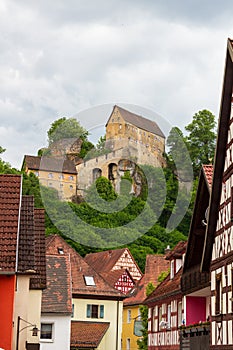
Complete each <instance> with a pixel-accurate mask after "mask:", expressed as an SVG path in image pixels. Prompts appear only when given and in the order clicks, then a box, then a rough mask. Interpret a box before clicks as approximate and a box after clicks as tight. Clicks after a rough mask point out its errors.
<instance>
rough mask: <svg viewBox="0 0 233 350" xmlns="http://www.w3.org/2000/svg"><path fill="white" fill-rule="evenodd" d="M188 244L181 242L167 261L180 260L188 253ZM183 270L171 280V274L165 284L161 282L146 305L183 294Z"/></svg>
mask: <svg viewBox="0 0 233 350" xmlns="http://www.w3.org/2000/svg"><path fill="white" fill-rule="evenodd" d="M186 246H187V242H183V241H181V242H179V243H178V244H177V245H176V246H175V247H174V248H173V250H172V251H171V252H169V253H168V254H167V256H166V259H168V260H172V259H180V258H182V255H183V254H184V253H185V251H186ZM182 271H183V268H180V270H179V271H178V272H177V273H176V274H175V276H174V277H173V278H172V279H171V277H170V273H169V275H168V276H167V277H166V278H165V280H164V281H163V282H161V283H160V284H159V285H158V287H157V288H156V289H155V290H154V292H153V293H152V294H151V295H150V296H149V297H148V298H146V300H145V302H144V304H149V303H152V302H155V301H157V300H161V299H165V298H167V297H169V296H171V295H174V294H179V293H181V276H182Z"/></svg>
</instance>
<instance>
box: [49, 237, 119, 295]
mask: <svg viewBox="0 0 233 350" xmlns="http://www.w3.org/2000/svg"><path fill="white" fill-rule="evenodd" d="M58 248H60V249H61V250H62V253H63V254H68V255H69V256H70V262H71V275H72V293H73V294H77V295H87V296H90V295H92V296H104V297H106V298H108V297H111V298H116V299H118V298H124V296H123V294H121V293H120V292H119V291H117V290H116V289H115V288H113V287H112V286H110V284H108V283H107V282H106V281H105V280H104V279H103V278H102V277H101V276H100V274H98V273H97V272H96V271H95V270H94V269H93V268H92V267H91V266H90V265H89V264H88V263H87V262H86V261H85V260H84V259H83V258H82V257H81V256H80V255H79V254H78V253H77V252H76V251H75V250H74V249H73V248H72V247H71V246H70V245H69V244H68V243H66V241H65V240H64V239H63V238H62V237H61V236H59V235H52V236H48V237H47V239H46V254H49V255H51V254H58V251H59V250H58ZM84 276H92V277H93V279H94V282H95V285H94V286H90V285H86V283H85V279H84Z"/></svg>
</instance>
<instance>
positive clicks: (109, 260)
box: [85, 248, 142, 276]
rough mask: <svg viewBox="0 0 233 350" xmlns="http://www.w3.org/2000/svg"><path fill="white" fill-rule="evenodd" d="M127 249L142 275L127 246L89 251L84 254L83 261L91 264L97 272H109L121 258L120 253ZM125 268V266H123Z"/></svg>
mask: <svg viewBox="0 0 233 350" xmlns="http://www.w3.org/2000/svg"><path fill="white" fill-rule="evenodd" d="M126 250H127V252H128V254H129V255H130V257H131V258H132V261H133V263H134V264H135V267H136V268H137V269H138V272H139V274H141V276H142V272H141V271H140V269H139V267H138V265H137V263H136V262H135V260H134V258H133V256H132V254H131V253H130V251H129V249H128V248H121V249H114V250H105V251H102V252H97V253H90V254H87V255H86V256H85V261H86V262H87V263H88V264H89V265H91V266H92V267H93V268H94V269H95V270H96V271H97V272H101V273H102V272H110V271H111V270H112V269H113V268H114V266H115V265H116V264H117V262H118V260H119V259H120V258H121V256H122V254H123V253H124V252H125V251H126ZM123 268H127V266H123Z"/></svg>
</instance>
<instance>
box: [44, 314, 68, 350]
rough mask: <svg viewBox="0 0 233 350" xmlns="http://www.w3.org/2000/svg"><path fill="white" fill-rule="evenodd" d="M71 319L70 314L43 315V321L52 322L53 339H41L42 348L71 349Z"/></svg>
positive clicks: (53, 349)
mask: <svg viewBox="0 0 233 350" xmlns="http://www.w3.org/2000/svg"><path fill="white" fill-rule="evenodd" d="M70 320H71V318H70V316H63V315H62V316H59V315H57V314H52V315H45V314H44V315H42V316H41V323H49V324H52V340H50V339H40V350H69V349H70Z"/></svg>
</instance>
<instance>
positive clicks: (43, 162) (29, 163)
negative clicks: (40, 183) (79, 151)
mask: <svg viewBox="0 0 233 350" xmlns="http://www.w3.org/2000/svg"><path fill="white" fill-rule="evenodd" d="M25 166H26V167H27V168H28V169H30V170H45V171H55V172H63V173H68V174H77V170H76V167H75V164H74V163H73V162H72V161H71V160H67V159H65V160H63V159H59V158H54V157H38V156H29V155H26V156H24V161H23V167H25Z"/></svg>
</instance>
